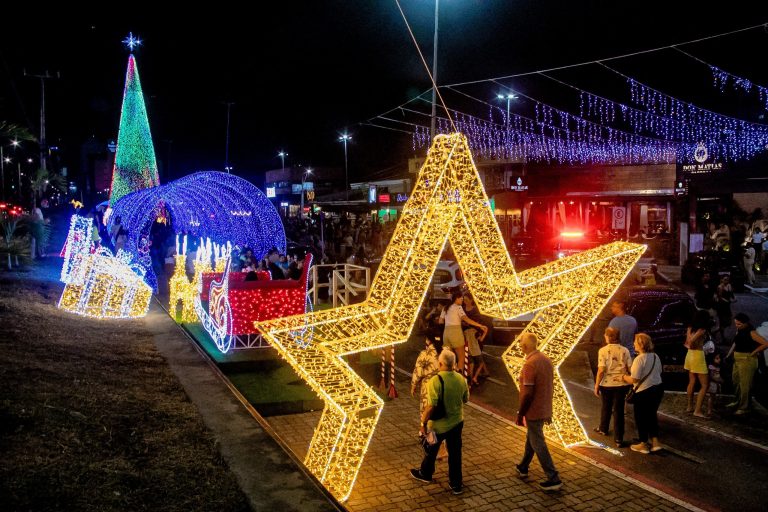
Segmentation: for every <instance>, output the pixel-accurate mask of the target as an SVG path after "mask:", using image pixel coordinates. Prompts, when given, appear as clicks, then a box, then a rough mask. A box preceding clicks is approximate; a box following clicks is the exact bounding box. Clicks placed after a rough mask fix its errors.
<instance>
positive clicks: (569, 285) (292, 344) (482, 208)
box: [256, 133, 645, 500]
mask: <svg viewBox="0 0 768 512" xmlns="http://www.w3.org/2000/svg"><path fill="white" fill-rule="evenodd" d="M448 241H450V242H451V245H452V247H453V249H454V252H455V254H456V256H457V259H458V263H459V266H460V267H461V269H462V271H463V273H464V278H465V280H466V282H467V285H468V287H469V289H470V291H471V292H472V295H473V296H474V297H475V300H476V302H477V304H478V306H479V308H480V311H481V312H482V313H484V314H486V315H490V316H493V317H497V318H504V319H510V318H515V317H517V316H520V315H523V314H526V313H530V312H538V313H537V314H536V316H535V317H534V320H533V321H532V322H531V323H530V325H529V326H528V328H527V330H528V331H531V332H535V333H536V334H537V335H538V337H539V340H540V344H539V348H540V350H541V351H542V352H544V353H545V354H547V355H549V357H550V358H551V359H552V361H553V363H554V364H555V367H559V365H560V364H561V363H562V361H563V360H564V359H565V357H566V356H567V355H568V354H569V353H570V352H571V350H572V349H573V347H574V345H575V344H576V343H577V341H578V340H579V338H580V337H581V336H582V334H583V333H584V331H585V330H586V329H587V328H588V327H589V325H590V324H591V322H592V320H593V319H594V318H595V316H596V315H597V314H598V312H599V311H600V310H601V309H602V308H603V307H604V305H605V304H606V302H607V301H608V299H609V298H610V297H611V295H612V294H613V293H614V291H615V290H616V288H617V287H618V286H619V284H620V283H621V281H622V280H623V279H624V278H625V277H626V275H627V273H628V272H629V271H630V270H631V268H632V267H633V266H634V264H635V263H636V262H637V260H638V259H639V258H640V255H641V254H642V253H643V251H644V249H645V247H644V246H642V245H637V244H630V243H622V242H617V243H613V244H610V245H605V246H602V247H598V248H596V249H593V250H590V251H585V252H582V253H579V254H577V255H575V256H571V257H568V258H563V259H561V260H558V261H556V262H553V263H550V264H547V265H543V266H541V267H537V268H534V269H530V270H527V271H525V272H521V273H517V272H515V269H514V267H513V265H512V261H511V260H510V257H509V254H508V252H507V250H506V248H505V246H504V242H503V240H502V237H501V232H500V231H499V227H498V225H497V224H496V220H495V218H494V215H493V211H492V210H491V206H490V202H489V200H488V197H487V196H486V194H485V190H484V188H483V185H482V183H481V181H480V176H479V174H478V173H477V169H476V168H475V165H474V162H473V161H472V156H471V154H470V151H469V146H468V144H467V139H466V137H464V136H463V135H462V134H459V133H456V134H451V135H439V136H438V137H436V138H435V141H434V142H433V144H432V147H431V149H430V151H429V154H428V155H427V160H426V162H425V163H424V166H423V167H422V169H421V171H420V173H419V175H418V177H417V180H416V184H415V187H414V189H413V193H412V194H411V197H410V199H408V202H407V203H406V204H405V205H404V206H403V212H402V215H401V216H400V220H399V221H398V224H397V227H396V229H395V232H394V234H393V236H392V240H391V242H390V244H389V246H388V247H387V251H386V253H385V254H384V258H383V259H382V261H381V264H380V266H379V270H378V272H377V274H376V278H375V280H374V282H373V285H372V286H371V291H370V293H369V295H368V298H367V299H366V300H365V301H364V302H362V303H361V304H357V305H352V306H344V307H340V308H335V309H331V310H325V311H317V312H314V313H308V314H306V315H301V316H292V317H286V318H280V319H275V320H270V321H267V322H257V323H256V327H257V328H258V329H259V331H261V333H262V334H263V335H264V337H265V338H266V339H267V340H268V341H269V342H270V343H271V344H272V346H274V347H275V348H276V349H277V351H278V353H280V355H281V356H282V357H283V358H285V359H286V360H287V361H288V362H289V363H290V364H291V365H292V366H293V367H294V369H295V370H296V371H297V372H298V374H299V375H300V376H301V378H302V379H304V380H305V381H306V382H307V383H308V384H309V385H310V386H311V387H312V389H313V390H314V391H315V392H316V393H318V395H320V397H321V399H322V400H323V401H324V403H325V407H324V409H323V414H322V417H321V419H320V423H319V424H318V426H317V428H316V430H315V434H314V436H313V438H312V441H311V444H310V446H309V450H308V453H307V457H306V459H305V464H306V466H307V467H308V468H309V470H310V471H312V473H313V474H314V475H315V476H316V477H317V478H318V479H319V480H320V481H321V482H322V483H323V484H324V485H325V486H326V487H327V488H328V489H329V490H330V491H331V492H332V493H333V494H334V495H335V496H336V497H337V498H338V499H340V500H346V499H347V498H348V497H349V494H350V492H351V491H352V487H353V486H354V483H355V478H356V477H357V473H358V470H359V469H360V465H361V464H362V462H363V458H364V456H365V452H366V450H367V449H368V444H369V443H370V440H371V437H372V436H373V431H374V429H375V427H376V423H377V421H378V419H379V415H380V414H381V410H382V407H383V401H382V400H381V399H380V398H379V397H378V395H377V394H376V392H375V391H374V390H373V388H371V386H369V385H368V384H366V383H365V382H364V381H363V379H361V378H360V377H359V376H358V375H357V374H356V373H355V372H354V371H352V369H351V368H350V367H349V365H348V364H347V362H346V361H345V360H344V358H343V356H345V355H348V354H352V353H355V352H360V351H365V350H371V349H376V348H382V347H387V346H391V345H394V344H397V343H402V342H404V341H406V340H407V339H408V337H409V335H410V333H411V329H412V328H413V325H414V323H415V321H416V316H417V315H418V312H419V309H420V307H421V304H422V302H423V300H424V297H425V295H426V292H427V290H428V287H429V284H430V280H431V278H432V274H433V273H434V271H435V268H436V267H437V263H438V260H439V258H440V254H441V252H442V250H443V247H444V246H445V244H446V242H448ZM521 356H522V353H521V352H520V351H519V349H518V348H517V343H513V345H512V346H511V347H510V348H509V350H507V351H506V352H505V354H504V361H505V363H506V365H507V368H508V370H509V372H510V373H511V374H512V376H513V378H515V380H516V379H517V376H518V375H519V373H520V368H521V362H522V359H521ZM556 380H557V382H556V385H555V406H554V411H553V415H554V417H553V422H552V426H551V428H550V429H549V430H548V432H547V433H548V434H549V435H550V437H555V438H556V439H559V440H561V441H562V442H563V443H564V444H566V445H570V444H573V443H577V442H581V441H586V439H587V437H586V433H585V432H584V428H583V426H582V425H581V423H580V422H579V420H578V418H577V417H576V414H575V412H574V410H573V407H572V406H571V404H570V400H569V399H568V395H567V393H566V390H565V386H564V385H563V383H562V381H561V380H560V378H559V374H558V378H557V379H556Z"/></svg>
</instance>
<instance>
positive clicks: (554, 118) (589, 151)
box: [413, 102, 678, 164]
mask: <svg viewBox="0 0 768 512" xmlns="http://www.w3.org/2000/svg"><path fill="white" fill-rule="evenodd" d="M496 109H497V107H491V114H490V118H491V119H493V110H496ZM499 110H500V109H499ZM535 111H536V119H535V120H534V119H529V118H526V117H523V116H519V115H514V114H510V118H509V123H508V124H507V123H505V124H504V125H500V124H497V123H494V122H493V121H486V120H484V119H480V118H478V117H475V116H471V115H468V114H464V113H462V112H457V111H451V115H452V117H453V120H454V124H455V126H456V130H457V131H460V132H461V133H463V134H465V135H466V136H467V139H468V140H469V144H470V147H471V148H472V150H473V152H474V153H475V154H479V155H482V156H483V157H487V158H510V159H516V160H524V161H534V162H546V161H553V160H554V161H558V162H567V163H570V164H591V163H611V164H623V163H635V164H643V163H644V164H649V163H671V162H674V161H675V158H676V156H675V155H676V150H677V147H678V145H676V144H674V143H670V142H668V141H665V140H658V139H652V138H649V137H643V136H640V135H634V134H631V133H626V132H622V131H621V130H617V129H614V128H611V127H606V126H601V125H599V124H597V123H593V122H591V121H588V120H585V119H582V118H579V117H578V116H574V115H572V114H569V113H568V112H565V111H562V110H558V109H556V108H554V107H551V106H549V105H546V104H543V103H539V102H537V103H536V106H535ZM502 116H505V113H502ZM437 130H438V132H440V133H449V132H450V131H451V130H452V126H451V124H450V122H449V121H448V120H447V119H444V118H440V119H438V121H437ZM430 140H431V139H430V133H429V127H425V126H424V127H423V126H418V125H417V126H414V133H413V144H414V149H415V148H417V147H425V146H427V145H428V144H429V141H430Z"/></svg>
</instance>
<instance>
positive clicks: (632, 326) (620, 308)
mask: <svg viewBox="0 0 768 512" xmlns="http://www.w3.org/2000/svg"><path fill="white" fill-rule="evenodd" d="M611 313H612V314H613V319H611V321H610V322H609V323H608V327H613V328H614V329H618V330H619V341H620V343H621V345H622V346H624V347H626V348H627V350H629V355H631V356H632V357H635V334H637V320H635V317H633V316H631V315H628V314H627V310H626V303H625V302H624V300H622V299H616V300H614V301H613V302H612V303H611Z"/></svg>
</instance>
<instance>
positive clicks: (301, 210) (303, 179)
mask: <svg viewBox="0 0 768 512" xmlns="http://www.w3.org/2000/svg"><path fill="white" fill-rule="evenodd" d="M309 174H312V169H310V168H309V167H307V170H306V171H304V172H303V173H302V174H301V206H300V207H299V220H301V219H302V218H303V216H304V183H306V182H307V176H308V175H309Z"/></svg>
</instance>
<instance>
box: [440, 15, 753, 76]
mask: <svg viewBox="0 0 768 512" xmlns="http://www.w3.org/2000/svg"><path fill="white" fill-rule="evenodd" d="M758 28H768V22H763V23H760V24H759V25H752V26H751V27H745V28H740V29H736V30H731V31H730V32H722V33H720V34H715V35H712V36H707V37H700V38H698V39H692V40H690V41H684V42H682V43H675V44H670V45H666V46H659V47H658V48H651V49H648V50H640V51H637V52H632V53H625V54H622V55H616V56H614V57H606V58H603V59H596V60H589V61H584V62H578V63H576V64H567V65H565V66H557V67H552V68H546V69H538V70H535V71H526V72H523V73H515V74H513V75H505V76H499V77H494V78H484V79H482V80H471V81H468V82H460V83H455V84H449V85H450V86H453V87H459V86H462V85H472V84H479V83H483V82H491V81H495V80H506V79H509V78H518V77H521V76H529V75H537V74H541V73H549V72H551V71H559V70H561V69H569V68H576V67H580V66H588V65H590V64H600V63H601V62H607V61H611V60H618V59H626V58H628V57H634V56H636V55H643V54H646V53H653V52H658V51H662V50H668V49H670V48H674V47H676V46H685V45H689V44H694V43H700V42H702V41H707V40H710V39H716V38H718V37H724V36H730V35H733V34H738V33H740V32H747V31H749V30H755V29H758Z"/></svg>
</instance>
